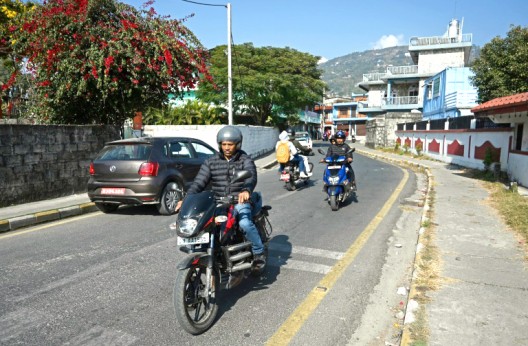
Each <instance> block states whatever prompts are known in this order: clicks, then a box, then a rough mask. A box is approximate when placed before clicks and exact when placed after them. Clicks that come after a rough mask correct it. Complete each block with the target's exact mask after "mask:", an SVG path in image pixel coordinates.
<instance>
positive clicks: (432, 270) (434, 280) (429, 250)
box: [408, 190, 441, 346]
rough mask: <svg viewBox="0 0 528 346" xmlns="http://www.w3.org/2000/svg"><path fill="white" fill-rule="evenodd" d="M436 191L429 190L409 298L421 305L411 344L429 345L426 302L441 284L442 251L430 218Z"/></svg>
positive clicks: (413, 328)
mask: <svg viewBox="0 0 528 346" xmlns="http://www.w3.org/2000/svg"><path fill="white" fill-rule="evenodd" d="M435 196H436V195H435V191H434V190H432V191H430V192H429V196H428V199H429V205H430V209H429V211H428V213H427V220H425V221H424V222H423V223H422V225H421V226H422V228H423V233H422V234H421V235H420V239H419V242H420V244H421V245H422V249H421V250H420V252H418V253H417V255H416V262H415V268H416V270H417V276H416V278H415V280H414V282H413V289H412V292H411V293H412V294H411V296H410V297H409V298H411V299H414V300H416V301H417V302H418V303H419V304H420V305H419V308H418V310H417V311H416V312H415V321H414V322H413V323H411V324H410V325H409V329H408V330H409V337H410V339H411V345H413V346H421V345H427V341H428V339H429V324H428V320H427V310H426V303H427V302H428V301H429V297H428V293H429V292H430V291H434V290H437V289H438V288H439V287H440V285H441V278H440V270H441V261H440V253H439V250H438V248H437V247H436V245H435V241H434V239H435V227H434V224H433V223H431V222H430V221H429V220H431V219H432V217H433V214H434V199H435Z"/></svg>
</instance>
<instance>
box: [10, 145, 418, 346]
mask: <svg viewBox="0 0 528 346" xmlns="http://www.w3.org/2000/svg"><path fill="white" fill-rule="evenodd" d="M319 157H320V155H319V154H316V156H314V157H310V159H311V160H312V162H316V161H318V159H319ZM353 166H354V168H355V172H356V177H357V181H358V187H359V191H358V197H357V199H355V200H351V202H350V203H349V204H347V205H345V206H343V207H342V208H341V209H340V210H338V211H336V212H333V211H331V209H330V206H329V205H328V203H327V202H326V201H325V200H324V197H325V196H324V194H323V192H322V181H321V179H320V177H321V176H322V172H323V167H324V166H323V165H322V164H317V163H316V164H315V172H314V175H313V178H314V179H312V181H311V182H310V184H308V185H306V186H304V187H301V188H299V189H298V190H297V191H293V192H289V191H287V190H286V189H285V188H284V186H283V183H282V182H280V181H279V180H278V172H277V171H276V167H275V168H271V169H269V170H262V171H260V172H259V177H258V178H259V183H258V190H260V191H261V192H262V194H263V197H264V203H265V204H270V205H271V206H272V207H273V209H272V210H271V213H270V214H271V215H270V221H271V223H272V225H273V234H272V240H271V243H270V260H269V266H268V269H267V272H266V274H265V275H264V276H263V277H262V278H260V279H252V278H248V279H247V280H245V281H244V282H243V283H242V284H241V285H240V286H238V287H236V288H234V289H232V290H230V291H224V292H223V293H222V295H221V297H222V298H221V299H222V302H221V306H220V313H219V318H218V320H217V321H216V323H215V324H214V325H213V327H212V328H211V329H210V330H209V331H208V332H206V333H204V334H202V335H199V336H191V335H189V334H186V333H185V332H184V331H182V330H181V329H180V327H179V326H178V323H177V321H176V319H175V317H174V314H173V306H172V287H173V281H174V278H175V275H176V263H178V261H179V260H180V259H181V258H182V257H183V254H181V253H180V252H179V251H178V248H177V245H176V239H175V238H174V237H173V234H171V232H170V230H169V228H168V224H169V223H170V222H172V221H173V220H174V216H172V217H170V216H160V215H158V213H157V212H156V210H155V208H153V207H152V208H150V207H134V208H124V209H119V210H118V211H117V212H116V213H113V214H102V213H98V212H97V213H93V214H89V215H84V216H80V217H75V218H71V219H67V220H63V221H60V222H53V223H49V224H45V225H41V226H38V227H33V228H28V229H24V230H20V231H13V232H10V233H9V234H6V235H3V236H0V258H1V259H2V265H1V267H0V277H1V278H2V280H0V291H1V292H2V293H1V296H0V325H1V326H2V328H0V344H2V345H18V344H20V345H22V344H24V345H175V344H177V345H191V344H192V345H262V344H266V343H270V344H272V343H273V344H274V343H276V342H277V340H279V343H280V342H284V341H287V342H289V343H290V344H291V345H346V344H348V343H352V344H354V341H353V340H360V338H366V339H368V338H375V337H376V336H375V335H368V334H369V333H368V332H367V333H362V334H361V335H359V336H358V335H357V330H358V328H359V327H361V326H364V325H365V323H368V321H369V319H368V318H366V316H368V315H369V311H371V308H372V306H373V304H374V305H375V302H373V301H372V299H373V297H375V296H376V294H377V293H376V291H377V290H379V287H380V284H381V283H382V281H383V280H384V279H383V273H384V269H383V268H384V267H386V266H387V265H388V261H389V258H390V257H389V256H388V253H389V252H390V251H391V249H392V245H391V244H392V243H393V242H394V236H395V233H394V232H395V231H394V230H395V229H396V228H398V226H397V223H398V220H401V216H402V210H404V209H405V208H402V207H401V203H403V201H404V200H405V198H407V197H410V196H412V195H413V193H414V192H415V191H416V177H415V176H414V174H413V173H412V172H407V173H406V172H404V171H403V170H402V169H400V168H398V167H395V166H392V165H389V164H386V163H383V162H379V161H375V160H372V159H369V158H366V157H362V156H360V155H355V161H354V164H353ZM402 181H405V182H406V183H405V184H401V183H402ZM400 184H401V186H400ZM400 188H401V191H400V190H399V189H400ZM395 191H396V192H395ZM391 198H393V199H394V198H396V202H395V203H394V205H392V206H390V205H389V204H390V203H388V201H390V200H391ZM403 213H405V212H404V211H403ZM373 224H375V226H376V227H374V228H373V227H372V225H373ZM369 229H371V235H370V234H368V235H367V236H366V237H365V234H366V231H368V230H369ZM362 239H363V242H362ZM409 241H411V242H412V237H411V239H410V240H409ZM354 244H355V245H354ZM358 244H359V245H358ZM351 249H352V250H353V251H352V252H351ZM352 253H353V255H351V254H352ZM347 261H348V262H347ZM398 261H403V259H402V258H400V259H398ZM408 267H409V263H407V260H405V263H402V266H401V268H399V269H398V271H401V273H398V275H395V276H396V277H397V278H396V279H393V281H394V280H401V278H402V277H404V276H405V275H408V273H405V270H406V268H408ZM332 268H333V270H332ZM335 272H338V273H339V276H338V277H336V278H334V280H333V281H328V280H327V279H328V278H329V275H330V276H331V274H330V273H335ZM393 274H394V273H393ZM400 274H401V275H400ZM393 276H394V275H393ZM325 280H327V281H325ZM314 292H316V293H317V292H323V293H322V294H323V295H324V297H322V298H321V299H318V298H313V296H312V295H313V293H314ZM378 293H379V292H378ZM391 296H392V297H390V298H389V297H385V296H382V297H381V298H380V299H383V300H384V302H383V303H384V304H388V303H389V299H390V300H394V295H393V294H391ZM391 303H392V302H391ZM295 313H298V315H297V316H302V318H300V319H299V318H293V319H292V314H295ZM373 316H374V315H373ZM371 318H372V316H371ZM380 320H384V319H381V318H380ZM389 320H390V319H388V320H387V321H388V322H386V323H388V324H389V325H390V321H389ZM359 329H362V328H359ZM285 331H286V332H285ZM284 332H285V334H284ZM354 332H356V334H354ZM352 338H355V339H352ZM281 340H282V341H281ZM351 340H352V341H351Z"/></svg>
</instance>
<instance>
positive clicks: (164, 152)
mask: <svg viewBox="0 0 528 346" xmlns="http://www.w3.org/2000/svg"><path fill="white" fill-rule="evenodd" d="M216 153H217V151H216V150H215V149H213V148H212V147H211V146H209V145H208V144H206V143H205V142H203V141H201V140H199V139H195V138H188V137H141V138H130V139H122V140H117V141H113V142H109V143H107V144H106V145H105V147H104V148H103V149H102V150H101V152H100V153H99V154H98V155H97V157H96V158H95V159H94V160H93V161H92V162H91V163H90V179H89V180H88V185H87V189H88V197H89V198H90V200H91V201H92V202H94V203H95V205H96V206H97V208H99V210H101V211H102V212H104V213H111V212H113V211H115V210H117V208H118V207H119V206H120V205H145V204H154V205H156V206H157V208H158V211H159V213H160V214H162V215H171V214H173V213H174V211H175V209H176V204H177V203H178V201H180V200H181V199H182V198H183V196H184V194H185V191H187V189H188V187H189V186H190V185H191V183H192V182H193V180H194V177H195V176H196V174H197V173H198V170H199V169H200V166H201V164H202V163H203V162H204V161H205V159H207V158H208V157H210V156H212V155H215V154H216Z"/></svg>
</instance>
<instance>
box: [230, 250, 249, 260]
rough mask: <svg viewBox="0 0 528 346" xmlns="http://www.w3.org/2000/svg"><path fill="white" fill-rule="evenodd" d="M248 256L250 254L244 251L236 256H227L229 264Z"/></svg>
mask: <svg viewBox="0 0 528 346" xmlns="http://www.w3.org/2000/svg"><path fill="white" fill-rule="evenodd" d="M250 256H251V252H249V251H244V252H240V253H237V254H236V255H233V256H229V260H230V261H231V262H238V261H240V260H243V259H244V258H248V257H250Z"/></svg>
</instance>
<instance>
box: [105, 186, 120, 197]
mask: <svg viewBox="0 0 528 346" xmlns="http://www.w3.org/2000/svg"><path fill="white" fill-rule="evenodd" d="M124 194H125V188H124V187H103V188H102V189H101V195H124Z"/></svg>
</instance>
